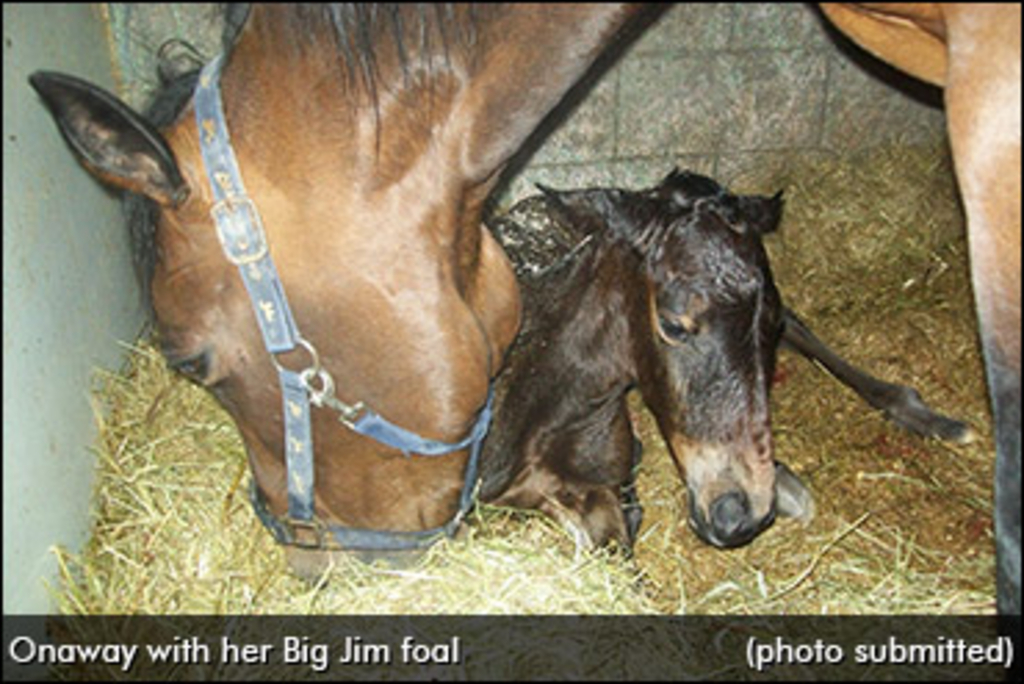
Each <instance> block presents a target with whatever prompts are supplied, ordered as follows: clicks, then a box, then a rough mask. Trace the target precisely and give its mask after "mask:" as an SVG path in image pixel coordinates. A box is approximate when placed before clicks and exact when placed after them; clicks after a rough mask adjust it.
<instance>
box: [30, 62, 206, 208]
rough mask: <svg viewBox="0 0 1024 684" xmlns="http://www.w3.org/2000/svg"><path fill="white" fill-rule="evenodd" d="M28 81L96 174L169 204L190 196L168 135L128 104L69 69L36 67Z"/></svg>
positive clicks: (74, 147) (82, 158)
mask: <svg viewBox="0 0 1024 684" xmlns="http://www.w3.org/2000/svg"><path fill="white" fill-rule="evenodd" d="M29 83H31V84H32V87H33V88H35V90H36V92H37V93H39V96H40V97H42V99H43V102H44V103H45V104H46V107H47V108H48V109H49V110H50V115H51V116H53V119H54V121H55V122H56V123H57V128H58V129H59V130H60V133H61V135H62V136H64V140H65V141H66V142H67V143H68V145H69V146H70V147H71V151H72V152H73V153H74V155H75V157H76V158H77V159H78V161H79V162H81V164H82V166H84V167H85V168H86V170H88V171H89V172H90V173H91V174H93V175H94V176H95V177H96V178H98V179H99V180H101V181H103V182H104V183H107V184H108V185H112V186H114V187H117V188H121V189H124V190H130V191H132V192H137V193H140V194H143V195H146V196H148V197H150V198H152V199H154V200H156V201H157V202H158V203H160V204H162V205H164V206H174V205H176V204H178V203H180V202H181V201H182V200H184V199H185V197H186V196H187V194H188V186H187V185H186V184H185V181H184V180H183V179H182V177H181V172H180V171H179V170H178V164H177V162H176V161H175V160H174V154H173V153H172V152H171V148H170V147H169V146H168V144H167V141H166V140H164V137H163V136H162V135H160V133H159V132H157V130H156V129H155V128H154V127H153V126H152V125H151V124H150V123H149V122H148V121H146V120H145V119H144V118H143V117H142V116H140V115H139V114H137V113H136V112H134V111H133V110H132V109H131V108H130V107H128V106H127V105H126V104H124V103H123V102H121V101H120V100H119V99H117V98H116V97H114V96H113V95H111V94H110V93H108V92H106V91H105V90H103V89H101V88H99V87H97V86H94V85H92V84H91V83H88V82H86V81H83V80H81V79H78V78H75V77H73V76H68V75H66V74H60V73H56V72H52V71H37V72H36V73H34V74H32V75H31V76H30V77H29Z"/></svg>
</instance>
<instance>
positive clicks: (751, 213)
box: [740, 190, 783, 235]
mask: <svg viewBox="0 0 1024 684" xmlns="http://www.w3.org/2000/svg"><path fill="white" fill-rule="evenodd" d="M782 206H783V200H782V190H779V191H778V192H777V193H775V194H774V195H773V196H771V197H761V196H757V195H754V196H748V197H741V198H740V217H741V220H742V222H743V226H744V232H751V233H753V234H754V235H768V234H769V233H773V232H775V229H776V228H778V227H779V220H780V219H781V218H782Z"/></svg>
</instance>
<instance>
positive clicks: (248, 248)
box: [210, 196, 268, 267]
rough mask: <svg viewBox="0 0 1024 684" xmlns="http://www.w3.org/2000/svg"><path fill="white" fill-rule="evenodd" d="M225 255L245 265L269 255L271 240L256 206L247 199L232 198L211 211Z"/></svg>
mask: <svg viewBox="0 0 1024 684" xmlns="http://www.w3.org/2000/svg"><path fill="white" fill-rule="evenodd" d="M210 216H212V217H213V221H214V224H216V226H217V239H218V240H220V244H221V247H222V248H223V249H224V256H225V257H227V260H228V261H230V262H231V263H233V264H234V265H235V266H239V267H241V266H244V265H246V264H251V263H253V262H255V261H259V260H260V259H262V258H263V257H265V256H267V252H268V250H267V237H266V234H265V233H264V231H263V221H262V219H260V213H259V211H257V210H256V205H255V204H254V203H253V201H252V200H251V199H249V197H247V196H242V197H237V196H228V197H225V198H224V199H222V200H220V201H219V202H217V203H216V204H214V205H213V207H211V208H210Z"/></svg>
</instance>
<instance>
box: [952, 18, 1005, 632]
mask: <svg viewBox="0 0 1024 684" xmlns="http://www.w3.org/2000/svg"><path fill="white" fill-rule="evenodd" d="M944 10H945V13H946V23H947V33H948V45H949V55H950V59H949V74H948V78H947V82H946V91H945V98H946V121H947V125H948V126H949V139H950V145H951V146H952V150H953V163H954V168H955V171H956V178H957V182H958V183H959V185H960V194H961V196H962V198H963V203H964V210H965V212H966V214H967V237H968V245H969V248H970V255H971V281H972V284H973V286H974V301H975V305H976V307H977V311H978V323H979V328H980V330H981V344H982V349H983V351H984V354H985V372H986V375H987V377H988V391H989V397H990V398H991V400H992V416H993V419H994V420H995V433H996V475H995V533H996V594H997V604H998V608H999V612H1000V613H1001V614H1003V615H1020V609H1021V603H1020V579H1021V558H1020V480H1021V471H1020V332H1021V321H1020V297H1021V289H1020V273H1021V264H1020V258H1021V244H1020V237H1021V236H1020V231H1021V225H1020V211H1021V206H1020V185H1021V165H1020V164H1021V160H1020V135H1021V59H1020V57H1021V55H1020V26H1021V9H1020V5H1019V4H1008V5H1000V6H998V7H997V8H987V9H985V10H983V11H976V10H977V8H976V7H974V6H972V5H966V6H963V7H956V6H949V7H945V8H944Z"/></svg>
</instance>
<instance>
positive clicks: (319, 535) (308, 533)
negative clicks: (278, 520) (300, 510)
mask: <svg viewBox="0 0 1024 684" xmlns="http://www.w3.org/2000/svg"><path fill="white" fill-rule="evenodd" d="M282 522H284V524H285V525H287V526H288V529H289V530H290V531H291V537H292V538H291V540H290V543H291V545H292V546H297V547H299V548H300V549H313V550H319V549H325V548H327V546H328V544H327V542H328V540H329V537H328V532H329V530H328V529H327V526H326V525H324V523H323V522H322V521H321V520H320V519H319V518H313V519H312V520H300V519H298V518H291V517H286V518H282Z"/></svg>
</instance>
